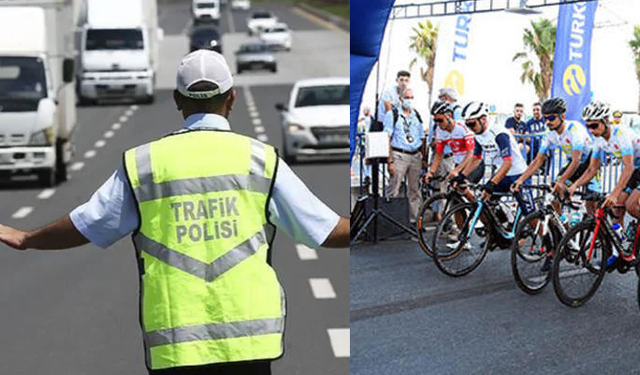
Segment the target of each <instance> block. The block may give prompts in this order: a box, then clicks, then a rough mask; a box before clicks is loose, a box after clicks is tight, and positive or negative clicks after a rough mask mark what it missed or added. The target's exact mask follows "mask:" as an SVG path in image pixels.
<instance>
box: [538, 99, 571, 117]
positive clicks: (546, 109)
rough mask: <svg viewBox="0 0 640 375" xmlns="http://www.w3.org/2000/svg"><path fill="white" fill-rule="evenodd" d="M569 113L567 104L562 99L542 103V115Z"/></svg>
mask: <svg viewBox="0 0 640 375" xmlns="http://www.w3.org/2000/svg"><path fill="white" fill-rule="evenodd" d="M566 111H567V103H566V102H565V101H564V99H562V98H551V99H549V100H545V102H544V103H542V113H543V114H545V113H557V114H562V113H565V112H566Z"/></svg>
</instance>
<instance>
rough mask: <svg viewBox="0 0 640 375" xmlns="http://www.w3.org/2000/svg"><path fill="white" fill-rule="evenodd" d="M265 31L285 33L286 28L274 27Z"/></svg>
mask: <svg viewBox="0 0 640 375" xmlns="http://www.w3.org/2000/svg"><path fill="white" fill-rule="evenodd" d="M265 32H266V33H286V32H287V29H285V28H284V27H276V28H273V29H267V30H265Z"/></svg>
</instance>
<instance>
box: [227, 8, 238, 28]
mask: <svg viewBox="0 0 640 375" xmlns="http://www.w3.org/2000/svg"><path fill="white" fill-rule="evenodd" d="M227 17H228V18H229V32H231V33H235V32H236V24H235V23H234V22H233V17H232V16H231V5H230V4H227Z"/></svg>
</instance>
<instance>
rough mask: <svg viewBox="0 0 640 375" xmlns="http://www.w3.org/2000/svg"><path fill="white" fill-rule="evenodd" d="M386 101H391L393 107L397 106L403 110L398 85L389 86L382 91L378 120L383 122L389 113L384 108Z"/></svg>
mask: <svg viewBox="0 0 640 375" xmlns="http://www.w3.org/2000/svg"><path fill="white" fill-rule="evenodd" d="M384 102H389V103H391V108H397V109H398V110H401V109H402V108H401V106H400V94H398V85H393V86H391V87H388V88H387V89H386V90H384V91H383V92H382V95H381V96H380V103H378V121H380V122H383V121H384V118H385V116H386V115H387V113H386V112H385V110H384Z"/></svg>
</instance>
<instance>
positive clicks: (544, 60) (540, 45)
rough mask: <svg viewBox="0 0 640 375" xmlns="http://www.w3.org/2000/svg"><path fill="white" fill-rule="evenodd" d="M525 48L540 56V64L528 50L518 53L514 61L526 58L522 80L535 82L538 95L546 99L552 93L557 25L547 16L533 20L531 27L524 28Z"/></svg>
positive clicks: (534, 85)
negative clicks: (535, 62)
mask: <svg viewBox="0 0 640 375" xmlns="http://www.w3.org/2000/svg"><path fill="white" fill-rule="evenodd" d="M522 40H523V42H524V46H525V49H527V50H529V52H533V53H534V54H535V56H536V57H537V58H538V61H539V63H540V64H539V66H538V67H536V66H535V64H534V62H533V61H532V60H531V58H529V56H528V54H527V51H524V52H520V53H516V54H515V56H513V60H512V61H516V60H519V59H520V60H524V62H523V63H522V75H521V76H520V81H521V82H522V83H525V81H528V82H530V83H532V84H533V87H534V88H535V90H536V95H538V98H539V99H540V101H544V100H545V99H547V98H548V97H549V95H550V94H551V77H552V76H553V52H554V50H555V46H556V27H555V26H554V25H553V23H552V22H551V21H550V20H548V19H545V18H541V19H540V20H539V21H537V22H536V21H531V28H530V29H525V30H524V35H523V36H522Z"/></svg>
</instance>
